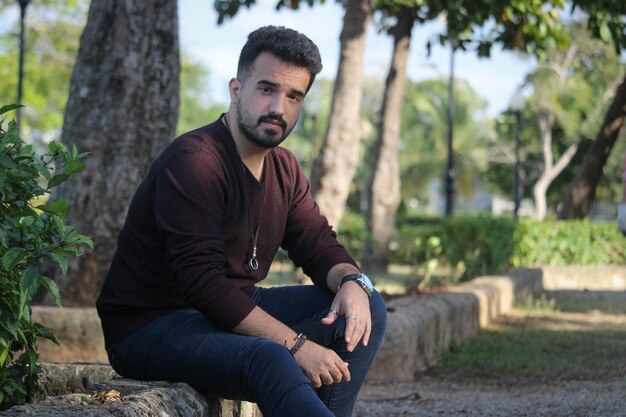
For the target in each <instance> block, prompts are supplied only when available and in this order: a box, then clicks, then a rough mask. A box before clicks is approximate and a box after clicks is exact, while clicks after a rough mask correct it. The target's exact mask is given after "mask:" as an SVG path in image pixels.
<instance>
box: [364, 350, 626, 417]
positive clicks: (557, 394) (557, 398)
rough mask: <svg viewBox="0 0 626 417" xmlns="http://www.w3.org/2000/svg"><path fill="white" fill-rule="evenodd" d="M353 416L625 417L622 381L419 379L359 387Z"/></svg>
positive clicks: (625, 379)
mask: <svg viewBox="0 0 626 417" xmlns="http://www.w3.org/2000/svg"><path fill="white" fill-rule="evenodd" d="M625 354H626V352H625ZM354 416H355V417H383V416H385V417H396V416H414V417H441V416H446V417H539V416H546V417H547V416H550V417H626V376H625V377H623V378H621V379H612V380H608V381H602V382H600V381H557V382H554V383H549V382H536V381H533V380H531V379H526V380H513V379H511V380H508V381H507V380H493V379H490V380H480V379H474V378H468V377H458V376H453V375H423V376H420V377H419V379H418V380H417V381H415V382H404V383H393V384H383V385H367V386H365V387H364V388H363V390H362V392H361V396H360V397H359V400H358V402H357V405H356V408H355V412H354Z"/></svg>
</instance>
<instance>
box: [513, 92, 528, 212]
mask: <svg viewBox="0 0 626 417" xmlns="http://www.w3.org/2000/svg"><path fill="white" fill-rule="evenodd" d="M525 104H526V100H525V98H524V95H523V94H522V90H521V89H517V90H516V92H515V94H514V95H513V98H512V99H511V104H510V108H511V111H512V112H513V114H514V115H515V180H514V184H513V220H515V221H517V220H518V218H519V208H520V204H521V201H522V191H521V176H520V156H519V151H520V130H521V124H522V123H521V120H522V110H523V109H524V105H525Z"/></svg>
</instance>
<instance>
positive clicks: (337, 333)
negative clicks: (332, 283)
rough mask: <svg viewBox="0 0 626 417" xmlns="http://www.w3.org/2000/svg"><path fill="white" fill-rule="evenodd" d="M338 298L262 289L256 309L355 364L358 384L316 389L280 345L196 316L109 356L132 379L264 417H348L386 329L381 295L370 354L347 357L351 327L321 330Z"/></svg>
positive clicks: (138, 336)
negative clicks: (182, 387) (183, 386)
mask: <svg viewBox="0 0 626 417" xmlns="http://www.w3.org/2000/svg"><path fill="white" fill-rule="evenodd" d="M333 298H334V294H332V293H330V292H328V291H325V290H323V289H321V288H318V287H315V286H312V285H303V286H288V287H276V288H257V289H256V290H255V292H254V294H253V295H252V299H253V300H254V302H255V303H256V304H257V305H258V306H259V307H261V308H262V309H263V310H265V311H266V312H268V313H269V314H271V315H272V316H274V317H275V318H276V319H278V320H280V321H281V322H283V323H285V324H286V325H288V326H290V327H291V328H292V329H294V330H295V331H296V332H302V333H304V334H305V335H306V336H307V337H308V338H309V339H311V340H313V341H315V342H316V343H319V344H321V345H323V346H326V347H328V348H330V349H333V350H334V351H335V352H337V354H338V355H339V356H340V357H341V358H343V359H344V361H345V362H348V363H349V368H348V369H349V370H350V376H351V380H350V382H341V383H339V384H333V385H324V386H322V387H321V388H319V389H314V388H313V386H312V385H311V384H310V382H309V381H308V379H307V378H306V377H305V376H304V374H303V373H302V371H301V370H300V367H299V366H298V364H297V362H296V361H295V359H294V358H293V357H292V356H291V354H290V353H289V352H288V350H287V349H286V348H285V347H284V346H283V345H282V344H279V343H275V342H273V341H271V340H267V339H261V338H257V337H251V336H242V335H239V334H235V333H230V332H226V331H223V330H220V329H218V328H217V327H216V326H215V325H213V323H211V322H210V321H209V320H207V319H206V317H204V316H203V315H202V314H201V313H199V312H198V311H197V310H192V309H189V310H181V311H177V312H174V313H170V314H168V315H166V316H164V317H161V318H159V319H157V320H155V321H154V322H152V323H150V324H148V325H147V326H145V327H144V328H143V329H141V330H139V331H137V332H135V333H133V334H131V335H130V336H128V337H126V338H124V339H122V340H121V341H119V342H117V343H115V344H113V345H112V346H110V347H109V349H108V354H109V361H110V362H111V366H112V367H113V369H115V371H116V372H118V373H119V374H120V375H122V376H124V377H127V378H134V379H144V380H168V381H177V382H186V383H188V384H190V385H192V386H193V387H195V388H196V389H197V390H198V391H200V392H202V393H204V394H206V395H214V396H219V397H222V398H229V399H236V400H237V399H238V400H246V401H251V402H255V403H257V404H258V405H259V408H260V410H261V412H262V413H263V416H264V417H295V416H299V417H300V416H301V417H307V416H311V417H323V416H335V417H340V416H341V417H348V416H350V415H351V414H352V409H353V408H354V404H355V402H356V398H357V395H358V393H359V390H360V389H361V386H362V384H363V382H364V380H365V377H366V375H367V372H368V370H369V368H370V366H371V364H372V361H373V360H374V356H375V355H376V351H377V350H378V347H379V345H380V342H381V341H382V338H383V333H384V331H385V326H386V323H387V310H386V307H385V304H384V301H383V299H382V297H381V296H380V294H378V293H377V292H374V294H372V297H371V298H370V309H371V313H372V333H371V336H370V341H369V344H368V346H367V347H364V346H363V345H362V344H360V343H359V345H358V347H357V348H356V349H355V350H354V351H353V352H348V351H347V349H346V343H345V342H344V340H343V337H344V330H345V319H344V318H343V317H340V318H339V319H338V320H336V321H335V323H333V324H332V325H330V326H326V325H323V324H321V322H320V320H321V319H322V317H325V316H326V314H327V313H328V310H329V308H330V304H331V302H332V300H333Z"/></svg>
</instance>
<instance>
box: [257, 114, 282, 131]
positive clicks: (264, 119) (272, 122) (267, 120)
mask: <svg viewBox="0 0 626 417" xmlns="http://www.w3.org/2000/svg"><path fill="white" fill-rule="evenodd" d="M259 121H260V122H261V123H265V124H269V125H272V126H277V127H280V128H281V129H285V127H286V123H285V122H284V121H283V120H279V119H274V118H269V117H262V118H261V119H260V120H259Z"/></svg>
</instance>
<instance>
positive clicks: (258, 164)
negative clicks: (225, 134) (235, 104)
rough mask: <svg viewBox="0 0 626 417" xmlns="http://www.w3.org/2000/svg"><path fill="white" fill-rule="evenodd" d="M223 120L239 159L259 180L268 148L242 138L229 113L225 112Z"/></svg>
mask: <svg viewBox="0 0 626 417" xmlns="http://www.w3.org/2000/svg"><path fill="white" fill-rule="evenodd" d="M224 122H225V123H224V124H225V125H226V128H227V129H228V130H229V131H230V134H231V135H232V136H233V139H234V140H235V146H236V147H237V152H239V156H240V157H241V160H242V161H243V163H244V164H245V166H246V167H247V168H248V169H249V170H250V172H251V173H252V175H254V177H255V178H256V179H257V180H258V181H260V180H261V177H262V175H263V163H264V161H265V155H267V153H268V152H269V150H268V149H265V148H262V147H260V146H257V145H255V144H254V143H252V142H250V141H249V140H247V139H246V138H244V137H243V135H242V133H241V131H240V130H239V126H237V122H236V120H234V117H232V114H231V113H226V115H225V116H224Z"/></svg>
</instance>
